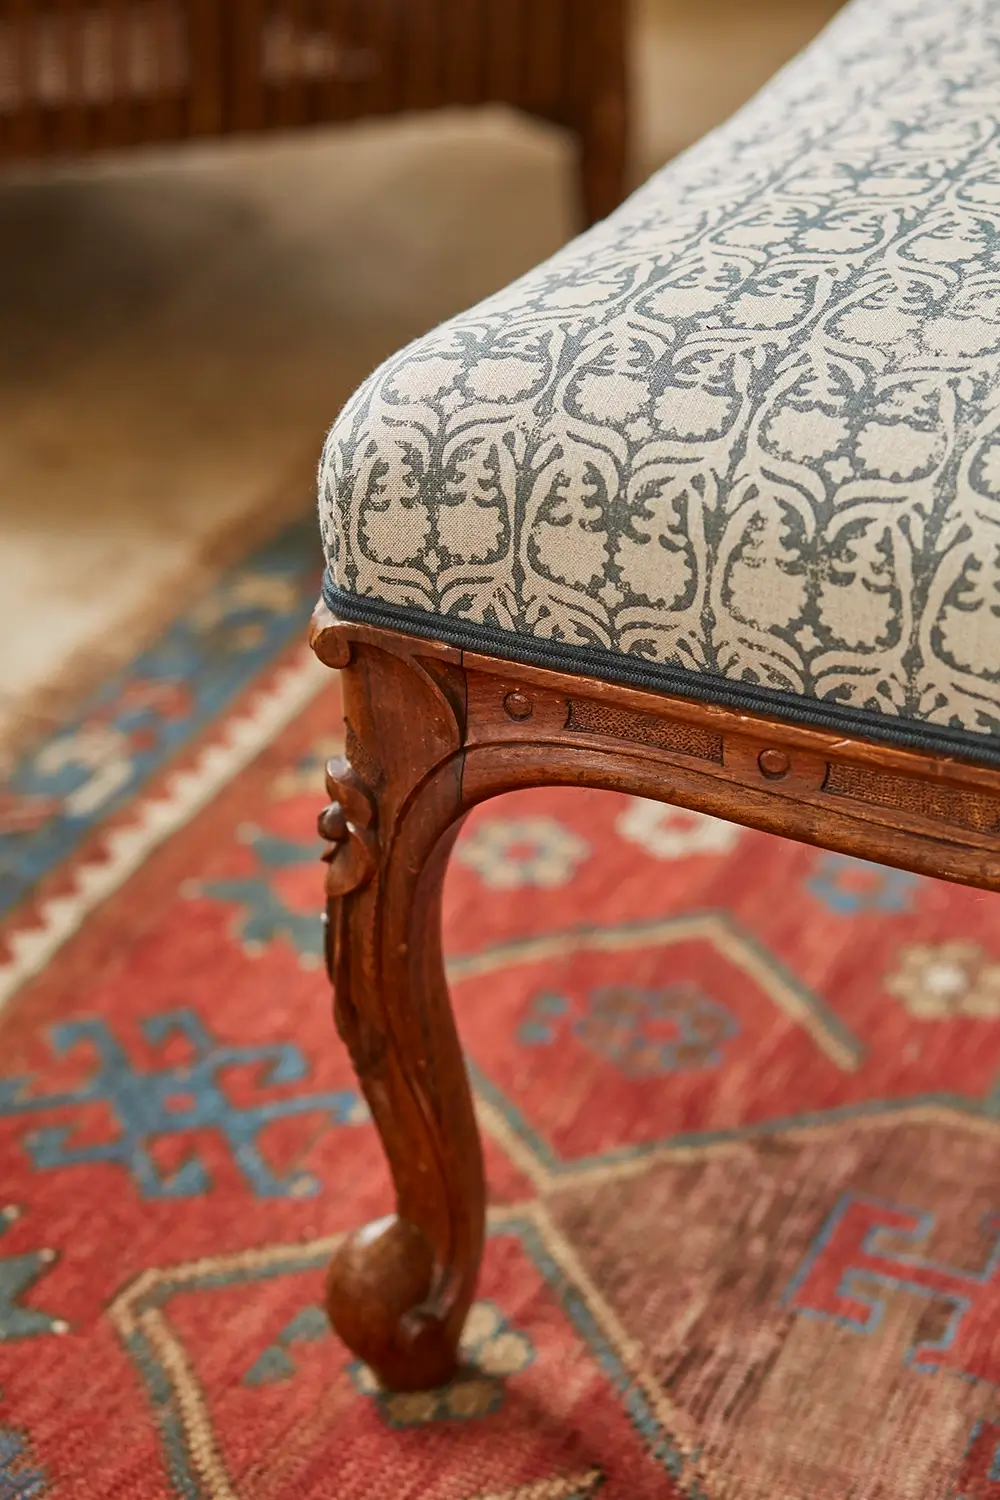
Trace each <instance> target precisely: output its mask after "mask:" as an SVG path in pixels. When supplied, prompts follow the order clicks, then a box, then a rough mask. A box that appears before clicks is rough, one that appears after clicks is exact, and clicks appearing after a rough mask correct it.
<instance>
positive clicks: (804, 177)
mask: <svg viewBox="0 0 1000 1500" xmlns="http://www.w3.org/2000/svg"><path fill="white" fill-rule="evenodd" d="M998 140H1000V6H998V5H997V3H996V0H947V3H942V0H853V4H851V5H849V6H848V7H847V9H846V10H844V11H843V12H841V14H840V15H839V16H838V17H837V19H836V20H835V21H834V23H833V24H832V25H831V26H830V27H829V28H828V30H827V31H826V32H825V33H824V34H823V36H822V37H821V38H820V39H819V40H818V42H816V43H815V44H814V45H813V46H812V47H811V48H810V49H809V51H807V52H806V53H805V54H804V55H803V56H802V57H801V58H799V59H798V60H797V61H796V62H795V63H793V64H792V65H791V66H790V67H789V68H788V69H786V70H785V71H784V72H783V73H782V74H780V75H779V76H778V78H777V79H776V80H775V81H773V82H772V83H771V85H770V86H769V87H768V88H767V89H766V90H765V91H764V92H763V94H761V95H760V96H758V98H757V99H756V100H754V101H753V102H752V103H751V104H750V105H749V106H748V107H747V108H746V109H744V110H743V111H742V112H741V113H740V114H739V115H738V116H737V117H736V118H735V119H734V120H732V121H731V122H730V123H729V124H728V125H727V126H725V127H724V128H723V129H721V130H719V131H717V132H716V133H715V134H713V135H711V136H710V137H708V138H707V139H706V140H705V141H703V142H702V143H701V144H700V145H698V146H697V147H696V148H695V149H694V150H692V151H690V152H689V153H688V154H687V155H686V156H684V157H683V158H681V159H680V160H679V161H677V162H675V163H674V164H673V165H671V166H670V167H668V168H667V169H666V170H665V171H663V172H661V173H660V174H659V175H658V176H656V177H654V178H653V180H652V181H651V182H649V183H648V184H647V185H646V186H645V187H644V188H643V189H642V190H641V191H640V192H638V193H637V194H636V195H635V196H634V197H633V198H631V199H630V200H629V201H628V202H627V203H626V204H625V205H624V206H623V207H622V208H621V209H619V210H618V211H617V212H616V213H615V214H614V215H613V216H612V217H611V218H610V219H607V220H606V221H605V222H603V223H602V224H600V225H598V226H597V227H596V228H595V229H593V230H591V231H590V232H589V233H587V234H585V235H584V236H583V237H582V238H581V239H579V240H577V241H576V242H575V243H573V244H571V245H569V246H568V247H567V248H566V249H564V250H563V251H561V252H560V253H559V254H558V255H556V256H554V257H553V259H552V260H550V261H549V262H548V263H547V264H545V265H543V266H541V267H539V268H538V270H536V271H533V272H532V273H531V274H529V275H527V276H525V277H523V278H522V279H521V280H520V281H519V282H517V283H516V284H515V285H514V286H512V287H510V288H509V289H508V290H506V291H504V292H502V293H500V295H498V296H495V297H493V298H491V299H490V300H489V301H487V302H484V303H483V304H482V305H481V306H479V307H476V308H474V309H473V310H472V311H471V312H468V313H466V314H464V315H462V316H461V317H457V318H454V319H453V320H452V321H451V322H449V323H447V324H445V325H444V326H443V327H442V328H439V329H437V330H436V331H435V332H433V333H431V334H429V335H428V336H427V337H426V338H422V339H420V340H418V341H417V342H416V343H415V344H412V345H411V346H410V347H409V348H408V349H404V350H403V351H402V352H401V353H400V354H397V355H396V356H395V357H394V358H392V359H390V360H388V361H387V363H386V364H385V365H383V367H382V368H381V369H380V370H378V371H376V373H375V374H374V375H373V376H372V377H371V378H370V379H369V380H368V381H367V382H366V383H365V384H364V385H363V386H362V387H361V389H360V390H359V391H358V393H357V394H356V395H355V396H354V397H353V399H352V400H351V401H350V402H349V403H348V405H347V407H346V408H345V410H344V411H343V413H342V414H341V416H340V417H339V419H338V421H337V422H336V424H335V426H334V428H333V430H332V432H331V434H330V437H329V441H328V443H327V446H326V451H325V456H324V460H323V466H322V472H321V497H320V511H321V518H322V529H323V538H324V543H325V548H326V553H327V559H328V563H329V569H328V573H327V578H326V582H325V586H324V601H323V603H322V604H321V605H320V607H319V610H318V612H317V616H316V621H315V629H314V637H313V639H314V644H315V648H316V650H317V652H318V653H319V655H320V657H321V658H322V660H323V661H325V662H327V663H328V664H329V665H330V666H334V667H339V668H341V669H342V671H343V680H344V694H345V704H346V719H347V730H346V734H347V740H346V743H347V759H346V761H344V762H339V763H335V764H333V765H331V767H330V771H329V782H330V792H331V795H332V797H333V799H334V800H333V804H332V806H331V807H330V808H328V810H327V811H326V812H325V813H324V814H323V817H322V818H321V830H322V832H323V834H324V835H325V837H326V838H327V839H328V840H329V842H330V850H329V852H328V855H327V859H328V862H329V876H328V887H327V888H328V894H329V899H330V906H329V960H330V972H331V975H332V978H333V981H334V985H335V989H336V1005H337V1018H338V1023H339V1027H340V1031H341V1034H342V1035H343V1037H344V1039H345V1040H346V1042H347V1044H348V1046H349V1047H350V1049H351V1052H352V1056H353V1059H354V1063H355V1065H356V1067H357V1071H358V1073H359V1075H360V1078H361V1080H362V1083H363V1085H364V1088H365V1092H366V1095H367V1097H368V1099H369V1101H370V1104H371V1107H372V1111H373V1114H374V1117H375V1120H376V1122H377V1124H378V1127H379V1129H380V1131H381V1134H382V1136H383V1139H384V1142H385V1146H386V1149H387V1151H388V1155H389V1158H390V1162H391V1166H392V1170H393V1175H394V1179H395V1185H396V1190H397V1195H398V1209H397V1214H396V1215H395V1216H394V1217H392V1218H389V1219H386V1220H384V1221H383V1222H381V1223H380V1224H377V1225H374V1226H370V1227H369V1228H368V1229H366V1230H363V1231H361V1232H360V1233H359V1234H357V1235H355V1236H353V1237H352V1238H350V1239H349V1240H348V1241H347V1243H346V1244H345V1246H344V1247H343V1249H342V1250H341V1251H340V1253H339V1255H338V1256H337V1258H336V1261H335V1263H334V1266H333V1268H332V1271H331V1277H330V1284H329V1305H330V1312H331V1316H332V1319H333V1322H334V1324H335V1326H336V1328H337V1329H338V1330H339V1332H340V1333H341V1334H342V1336H343V1337H344V1338H345V1339H346V1341H347V1343H348V1344H349V1345H350V1346H351V1347H352V1348H353V1349H354V1350H355V1351H356V1352H357V1353H358V1354H359V1355H361V1356H362V1357H363V1358H364V1359H365V1360H367V1361H368V1363H369V1364H370V1365H371V1366H373V1368H374V1369H375V1370H376V1371H377V1372H378V1374H379V1375H380V1376H381V1377H382V1379H383V1380H384V1381H386V1382H387V1383H388V1384H390V1385H394V1386H398V1387H416V1386H421V1385H424V1384H434V1383H437V1382H439V1381H441V1380H443V1379H444V1378H446V1377H447V1375H448V1374H449V1372H450V1371H451V1369H452V1367H453V1363H454V1358H455V1348H456V1343H457V1340H458V1336H459V1332H460V1329H461V1325H462V1322H463V1319H464V1317H465V1313H466V1311H467V1309H468V1306H469V1303H470V1299H471V1297H472V1294H473V1287H474V1282H475V1277H476V1272H477V1266H478V1261H479V1255H480V1249H481V1244H482V1234H483V1187H482V1167H481V1157H480V1149H479V1144H478V1138H477V1133H476V1127H475V1122H474V1117H473V1112H472V1106H471V1103H470V1099H469V1092H468V1087H467V1084H466V1079H465V1073H464V1068H463V1063H462V1058H461V1053H460V1050H459V1046H458V1042H457V1040H456V1036H455V1030H454V1026H453V1023H452V1019H451V1012H450V1006H449V1002H448V996H447V990H446V986H445V982H444V978H443V974H442V964H441V954H440V933H439V927H440V922H439V897H440V889H441V881H442V876H443V873H444V868H445V863H446V860H447V856H448V851H449V848H450V846H451V842H452V840H453V838H454V836H455V832H456V830H457V827H458V825H459V822H460V820H461V818H462V815H463V814H464V813H465V812H466V811H467V810H468V809H469V808H471V807H473V806H474V805H476V804H477V803H479V802H481V801H483V800H484V799H485V798H488V797H491V796H493V795H495V794H496V793H498V792H503V791H506V790H507V789H509V788H513V787H524V786H529V785H535V784H538V783H554V782H560V783H572V784H580V785H586V786H598V787H615V788H626V789H628V790H629V791H631V792H633V793H638V794H640V795H643V796H647V797H653V798H659V799H661V800H665V801H670V802H676V803H679V804H682V805H683V806H685V807H690V808H696V809H702V810H705V811H708V812H710V813H714V814H718V815H720V816H722V817H725V818H730V819H735V820H737V821H739V822H742V823H745V824H749V825H751V826H753V827H757V828H762V829H768V830H771V831H772V832H776V833H782V834H787V835H789V836H791V837H793V838H796V839H801V840H806V841H808V842H811V843H816V844H821V845H824V846H827V847H829V848H832V849H836V850H840V851H844V852H847V853H851V854H855V855H860V856H863V857H866V858H870V859H874V860H878V861H883V862H885V863H889V864H896V865H901V866H905V867H906V868H908V869H911V870H915V871H921V872H924V873H926V874H930V875H937V876H944V877H946V878H948V879H952V880H958V881H964V882H967V883H969V884H973V885H980V886H983V887H986V888H992V889H997V888H1000V357H998V355H1000V317H998V314H1000V145H998ZM484 1003H485V998H484Z"/></svg>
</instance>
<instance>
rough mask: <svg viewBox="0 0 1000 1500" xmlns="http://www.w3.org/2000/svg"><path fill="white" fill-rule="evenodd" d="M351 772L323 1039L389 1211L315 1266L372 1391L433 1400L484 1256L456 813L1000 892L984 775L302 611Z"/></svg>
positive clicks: (325, 818) (332, 858)
mask: <svg viewBox="0 0 1000 1500" xmlns="http://www.w3.org/2000/svg"><path fill="white" fill-rule="evenodd" d="M312 644H313V648H314V650H315V651H316V653H317V655H318V656H319V658H320V660H321V661H323V662H325V663H326V664H327V665H328V666H330V667H335V668H338V669H339V670H340V672H341V674H342V681H343V689H344V711H345V721H346V749H347V755H346V758H345V759H343V760H337V761H333V762H331V764H330V766H329V767H328V770H327V783H328V790H329V794H330V797H331V798H332V799H333V800H332V802H331V805H330V806H329V807H328V808H327V809H326V811H325V812H324V813H323V814H322V815H321V817H320V832H321V834H322V835H323V837H324V838H325V839H326V840H327V841H328V843H329V850H328V852H327V854H326V856H325V858H326V860H327V863H328V874H327V880H326V889H327V898H328V912H327V923H328V926H327V935H328V940H327V959H328V967H329V972H330V977H331V980H332V981H333V984H334V988H335V995H336V1020H337V1027H338V1030H339V1032H340V1035H341V1037H342V1038H343V1040H344V1041H345V1042H346V1044H347V1046H348V1048H349V1049H350V1053H351V1057H352V1060H353V1063H354V1067H355V1069H356V1071H357V1074H358V1078H359V1080H360V1082H361V1086H362V1088H363V1090H364V1093H365V1097H366V1098H367V1100H368V1103H369V1105H370V1106H371V1110H372V1114H373V1116H374V1119H375V1123H376V1125H377V1127H378V1130H379V1132H380V1135H381V1138H382V1141H383V1143H384V1146H385V1150H386V1154H387V1156H388V1159H389V1164H390V1167H391V1170H392V1175H393V1180H394V1183H395V1189H396V1198H397V1206H396V1212H395V1214H394V1215H392V1216H391V1217H389V1218H386V1219H383V1220H381V1221H380V1222H378V1223H376V1224H373V1225H369V1226H368V1227H366V1228H364V1229H362V1230H360V1231H358V1232H357V1233H356V1234H354V1235H352V1236H351V1237H349V1238H348V1240H347V1241H346V1243H345V1244H344V1245H343V1247H342V1248H341V1250H340V1251H339V1253H338V1255H337V1256H336V1258H335V1260H334V1262H333V1265H332V1267H331V1269H330V1277H329V1283H328V1307H329V1312H330V1317H331V1320H332V1322H333V1325H334V1327H335V1328H336V1330H337V1331H338V1333H339V1334H340V1335H341V1337H342V1338H343V1339H344V1341H345V1342H346V1343H347V1344H348V1345H349V1346H350V1348H351V1349H352V1350H353V1351H354V1352H355V1354H357V1355H358V1356H359V1357H360V1358H361V1359H363V1360H364V1361H365V1362H366V1363H367V1364H368V1365H370V1366H371V1368H372V1369H373V1370H374V1371H375V1372H376V1373H377V1375H378V1376H379V1377H380V1379H381V1380H382V1381H383V1382H384V1383H385V1384H386V1385H387V1386H389V1387H392V1388H395V1389H398V1390H414V1389H420V1388H423V1387H432V1386H436V1385H439V1384H441V1383H443V1382H444V1381H445V1380H447V1379H448V1377H449V1376H450V1375H451V1374H452V1372H453V1371H454V1368H455V1364H456V1350H457V1346H458V1340H459V1336H460V1333H461V1329H462V1325H463V1322H464V1320H465V1316H466V1314H467V1312H468V1310H469V1306H470V1304H471V1301H472V1298H473V1294H474V1290H475V1284H476V1278H477V1274H478V1269H479V1262H480V1256H481V1253H482V1246H483V1232H484V1218H485V1196H484V1184H483V1165H482V1151H481V1147H480V1141H479V1134H478V1130H477V1126H476V1120H475V1115H474V1112H473V1106H472V1099H471V1095H470V1091H469V1085H468V1080H467V1077H466V1072H465V1065H464V1062H463V1058H462V1052H461V1048H460V1045H459V1041H458V1037H457V1033H456V1029H455V1023H454V1019H453V1016H452V1010H451V1004H450V1001H449V996H448V988H447V984H446V981H445V976H444V968H443V963H442V954H441V891H442V884H443V879H444V873H445V868H446V865H447V860H448V854H449V852H450V850H451V847H452V845H453V843H454V840H455V837H456V835H457V833H458V830H459V828H460V826H461V823H462V820H463V818H464V816H465V815H466V813H467V812H469V810H470V809H471V808H473V807H475V806H476V805H477V804H479V803H481V802H484V801H486V800H487V799H488V798H490V797H494V796H497V795H498V794H500V793H501V792H507V791H512V790H514V789H515V788H520V787H529V786H540V785H572V786H586V787H600V788H606V789H611V790H615V791H623V792H629V793H632V794H634V795H638V796H641V797H649V798H654V799H656V800H658V801H661V802H670V803H676V804H678V805H680V806H682V807H686V808H691V809H694V810H696V811H699V812H705V813H710V814H713V815H714V816H716V817H720V818H728V819H730V820H732V821H734V822H737V823H742V824H746V825H748V826H749V827H752V828H759V829H763V830H765V831H767V832H769V833H776V834H781V835H784V836H786V837H789V838H793V839H798V840H801V841H802V842H805V843H808V844H815V845H819V846H820V847H822V848H827V849H833V850H837V851H839V852H842V853H845V854H851V855H856V856H859V857H860V858H862V859H869V860H876V861H879V862H881V863H884V864H889V865H896V866H898V867H900V868H902V869H906V870H912V871H915V872H917V873H920V874H923V875H931V876H937V877H940V878H943V879H946V880H953V881H957V882H960V883H963V884H966V885H973V886H980V887H982V888H983V889H986V890H1000V770H996V769H990V768H988V767H984V766H980V765H977V764H975V763H974V762H973V761H971V760H964V759H961V758H952V757H943V756H940V755H930V754H924V753H921V752H919V751H914V750H902V749H895V748H893V747H892V746H890V745H887V744H880V743H875V742H874V741H871V740H866V739H863V738H856V739H855V738H847V737H845V736H843V735H838V734H833V733H829V732H827V731H825V730H815V729H810V728H807V727H803V726H801V725H795V724H790V723H787V722H782V721H780V720H778V719H771V718H767V717H763V716H760V715H754V714H748V713H741V712H739V711H736V710H733V709H731V708H725V707H718V706H715V705H713V704H711V703H704V702H693V701H690V700H687V699H683V698H679V697H672V696H667V695H665V694H661V693H656V692H649V691H644V690H638V689H634V688H627V687H622V686H619V685H617V684H615V683H611V682H607V681H601V680H599V679H597V678H594V677H590V676H581V675H573V674H569V673H565V672H554V671H549V670H546V669H542V668H537V667H531V666H523V665H518V664H514V663H511V662H509V661H504V660H500V659H498V658H495V657H490V656H485V655H481V654H478V653H474V652H470V651H463V650H460V649H458V648H457V647H454V646H450V645H445V644H442V643H439V642H435V641H433V640H425V639H419V638H416V637H414V636H412V635H404V634H401V633H399V632H395V631H391V630H383V629H376V628H374V627H369V626H366V625H360V624H349V623H343V622H340V621H338V620H336V619H335V618H334V617H333V615H331V613H330V612H329V610H328V609H327V607H326V605H325V604H321V605H320V606H319V607H318V608H317V611H316V615H315V617H314V622H313V632H312Z"/></svg>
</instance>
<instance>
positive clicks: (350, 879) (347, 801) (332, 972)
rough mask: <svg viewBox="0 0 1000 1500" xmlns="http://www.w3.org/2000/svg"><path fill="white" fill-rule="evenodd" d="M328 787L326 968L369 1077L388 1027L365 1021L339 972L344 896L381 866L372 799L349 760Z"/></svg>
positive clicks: (324, 819) (332, 772) (348, 1037)
mask: <svg viewBox="0 0 1000 1500" xmlns="http://www.w3.org/2000/svg"><path fill="white" fill-rule="evenodd" d="M326 789H327V792H328V794H329V796H330V797H332V798H333V801H332V802H331V803H330V805H329V807H327V808H324V810H323V812H321V813H320V815H319V824H318V827H319V834H320V837H321V838H323V839H326V840H327V842H328V844H329V848H328V849H327V850H326V852H325V853H324V855H323V859H324V861H325V863H326V865H327V872H326V896H327V904H326V912H325V913H324V924H325V940H324V947H325V950H326V968H327V973H328V974H329V976H330V982H331V983H332V984H333V986H334V990H335V1003H334V1017H335V1020H336V1024H337V1031H338V1033H339V1035H340V1038H341V1040H342V1041H343V1043H344V1045H345V1046H346V1047H347V1050H348V1051H349V1052H350V1054H351V1060H352V1062H353V1063H354V1066H355V1068H356V1069H357V1071H358V1073H359V1074H360V1075H361V1076H362V1077H365V1076H366V1075H367V1074H368V1073H369V1072H370V1071H371V1070H372V1069H373V1068H374V1067H375V1066H376V1065H377V1063H378V1061H379V1059H380V1058H381V1057H382V1055H383V1054H384V1052H385V1047H386V1038H385V1032H384V1029H383V1028H382V1027H380V1026H378V1025H377V1024H376V1022H375V1020H374V1018H373V1016H370V1015H369V1016H366V1017H364V1018H363V1017H362V1016H361V1015H360V1014H359V1013H358V1010H357V1008H356V1007H355V1005H354V1004H353V1002H352V1001H351V999H350V997H349V992H348V986H347V985H343V984H338V982H337V972H338V969H339V968H340V958H341V952H342V948H343V942H344V898H345V897H347V896H350V895H353V894H354V893H356V892H358V891H362V890H364V888H365V887H366V886H367V885H369V884H370V882H371V880H372V878H373V877H374V875H375V871H376V869H377V868H378V840H377V837H376V834H375V823H376V810H375V801H374V797H373V795H372V793H371V791H370V790H369V788H368V787H367V786H366V785H365V783H364V782H363V781H362V779H361V777H360V776H359V775H358V773H357V772H356V771H355V770H354V768H353V766H352V765H351V764H350V762H349V761H347V760H344V759H343V757H338V758H337V759H335V760H331V761H329V762H328V764H327V767H326Z"/></svg>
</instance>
